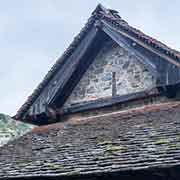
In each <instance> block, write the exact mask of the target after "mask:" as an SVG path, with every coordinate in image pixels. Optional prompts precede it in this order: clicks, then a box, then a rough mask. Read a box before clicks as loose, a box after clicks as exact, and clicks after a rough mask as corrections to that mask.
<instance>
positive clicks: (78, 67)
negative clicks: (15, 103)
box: [14, 5, 180, 120]
mask: <svg viewBox="0 0 180 180" xmlns="http://www.w3.org/2000/svg"><path fill="white" fill-rule="evenodd" d="M108 38H111V39H113V40H114V41H115V42H116V43H117V44H119V45H122V44H123V45H124V46H123V47H124V48H125V49H127V50H129V51H132V50H133V52H134V53H135V55H136V56H137V57H138V59H139V60H140V61H141V63H143V64H144V65H145V66H146V68H147V69H149V70H150V71H151V72H152V73H153V74H154V75H155V76H156V77H157V86H162V87H166V86H169V85H171V86H173V85H176V84H178V83H179V82H180V53H179V52H178V51H176V50H173V49H171V48H169V47H167V46H166V45H164V44H163V43H161V42H159V41H157V40H155V39H153V38H151V37H149V36H147V35H145V34H144V33H142V32H141V31H139V30H137V29H135V28H133V27H131V26H130V25H129V24H128V23H127V22H126V21H124V20H122V19H121V17H120V16H119V15H118V13H117V12H116V11H114V10H110V9H106V8H104V7H103V6H102V5H98V6H97V8H96V9H95V11H94V12H93V13H92V16H91V17H90V18H89V20H88V22H87V23H86V25H85V26H84V28H83V29H82V30H81V32H80V33H79V34H78V35H77V36H76V37H75V38H74V40H73V42H72V43H71V44H70V46H69V47H68V48H67V50H66V51H65V52H64V54H63V55H62V56H61V57H60V58H59V59H58V60H57V62H56V63H55V65H54V66H53V67H52V69H51V70H50V71H49V72H48V73H47V75H46V76H45V78H44V80H43V81H42V82H41V83H40V84H39V86H38V87H37V88H36V89H35V91H34V92H33V93H32V95H31V96H29V98H28V99H27V101H26V102H25V103H24V104H23V105H22V107H21V108H20V109H19V110H18V112H17V114H16V115H15V116H14V117H15V118H16V119H21V120H23V119H26V118H27V117H29V116H32V115H38V114H44V113H46V110H47V108H52V109H61V108H62V106H63V104H64V103H65V101H66V100H67V98H68V97H69V95H70V94H71V92H72V90H73V89H74V87H75V86H76V85H77V83H78V82H79V80H80V79H81V77H82V76H83V74H84V73H85V71H86V70H87V68H88V67H89V65H90V64H91V63H92V62H93V59H94V58H95V57H96V55H97V53H98V51H99V50H100V48H101V45H102V43H103V41H105V40H106V39H108ZM145 51H146V54H147V55H148V56H146V55H144V54H143V53H142V52H145ZM149 55H150V56H152V58H149V57H150V56H149ZM143 93H144V92H140V93H139V94H141V96H142V94H143ZM134 96H138V95H127V96H124V97H126V98H124V97H116V99H113V98H112V100H111V101H110V103H109V104H108V103H104V102H100V103H99V101H98V102H96V101H94V102H89V104H83V105H80V106H79V107H82V106H84V107H83V108H84V109H87V107H88V106H89V107H93V108H96V107H97V108H98V107H99V106H104V104H106V105H111V104H113V103H114V102H117V103H119V102H122V101H123V100H124V101H127V100H129V99H134ZM93 104H94V105H93ZM95 104H96V105H95ZM79 107H78V108H79ZM78 108H77V107H75V106H74V107H72V108H71V111H75V109H78ZM83 108H82V109H81V108H80V109H81V110H83Z"/></svg>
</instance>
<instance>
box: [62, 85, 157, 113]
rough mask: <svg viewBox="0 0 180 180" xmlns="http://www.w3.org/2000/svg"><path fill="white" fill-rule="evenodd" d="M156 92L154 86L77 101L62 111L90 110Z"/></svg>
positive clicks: (151, 94) (144, 96) (152, 94)
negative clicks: (139, 90) (128, 92)
mask: <svg viewBox="0 0 180 180" xmlns="http://www.w3.org/2000/svg"><path fill="white" fill-rule="evenodd" d="M158 94H159V92H158V91H157V89H156V88H154V89H152V90H145V91H141V92H136V93H131V94H127V95H122V96H116V97H109V98H104V99H98V100H93V101H89V102H83V103H79V104H77V105H72V106H71V107H69V108H63V109H62V111H63V112H64V113H65V114H67V113H75V112H81V111H86V110H90V109H97V108H103V107H108V106H112V105H115V104H119V103H124V102H128V101H132V100H136V99H141V98H146V97H149V96H155V95H158Z"/></svg>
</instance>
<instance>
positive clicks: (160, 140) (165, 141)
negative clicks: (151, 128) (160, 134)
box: [155, 139, 169, 145]
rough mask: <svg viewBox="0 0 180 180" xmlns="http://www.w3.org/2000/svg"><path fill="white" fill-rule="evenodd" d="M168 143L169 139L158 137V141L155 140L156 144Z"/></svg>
mask: <svg viewBox="0 0 180 180" xmlns="http://www.w3.org/2000/svg"><path fill="white" fill-rule="evenodd" d="M167 143H169V141H168V140H167V139H158V140H157V141H155V144H156V145H160V144H167Z"/></svg>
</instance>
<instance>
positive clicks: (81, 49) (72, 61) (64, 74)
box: [48, 28, 99, 106]
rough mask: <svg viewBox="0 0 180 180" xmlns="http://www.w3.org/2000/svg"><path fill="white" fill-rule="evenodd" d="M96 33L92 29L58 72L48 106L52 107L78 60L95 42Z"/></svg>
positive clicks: (95, 29)
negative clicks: (57, 79) (56, 82)
mask: <svg viewBox="0 0 180 180" xmlns="http://www.w3.org/2000/svg"><path fill="white" fill-rule="evenodd" d="M98 32H99V30H98V29H97V28H92V29H91V31H90V32H89V33H88V34H87V36H86V37H85V38H84V39H83V40H82V42H81V43H80V45H79V46H78V47H77V49H76V51H75V52H74V53H73V54H72V55H71V56H70V58H69V59H67V62H66V63H65V64H64V66H63V67H62V69H61V72H59V78H60V80H59V82H58V84H57V86H56V89H55V90H54V92H53V93H52V94H51V98H50V99H49V102H48V105H49V106H51V105H53V104H54V102H55V101H56V99H57V97H58V96H59V94H61V93H62V91H63V88H64V86H65V85H66V83H67V82H68V81H69V79H70V77H71V76H72V74H73V73H74V72H75V70H76V69H77V67H78V65H79V62H80V60H81V59H82V58H83V56H84V54H85V52H86V51H87V49H88V48H89V47H90V46H91V43H92V42H93V41H94V40H95V38H96V36H97V34H98Z"/></svg>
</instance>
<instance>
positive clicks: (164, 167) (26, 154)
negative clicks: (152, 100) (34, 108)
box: [0, 102, 180, 179]
mask: <svg viewBox="0 0 180 180" xmlns="http://www.w3.org/2000/svg"><path fill="white" fill-rule="evenodd" d="M179 159H180V102H174V103H166V104H158V105H150V106H145V107H143V108H137V109H132V110H128V111H124V112H122V111H121V112H115V113H111V114H108V115H103V116H95V117H91V118H87V119H81V120H78V119H73V120H70V121H68V122H61V123H57V124H53V125H48V126H42V127H37V128H35V129H34V130H33V131H32V132H31V133H28V134H27V135H25V136H23V137H21V138H20V139H19V140H16V141H14V142H12V143H9V144H8V145H5V146H4V147H3V148H1V149H0V179H5V178H7V179H8V178H10V177H11V178H17V179H18V178H20V177H22V178H23V177H24V178H25V177H29V178H30V177H31V179H36V178H37V179H38V178H39V177H41V178H45V177H47V178H49V179H51V178H54V179H55V178H56V177H61V178H65V177H66V178H67V179H68V177H74V178H75V179H76V178H77V179H81V178H80V177H81V176H83V177H92V176H93V177H101V176H105V177H106V176H107V175H109V177H110V175H113V174H117V175H118V177H122V179H126V178H127V179H128V178H129V179H130V178H133V179H134V175H135V177H136V178H137V179H141V178H142V179H143V178H144V176H146V178H147V179H148V178H149V179H152V176H154V178H158V177H159V178H160V179H161V178H162V179H163V178H164V179H166V177H167V176H168V177H171V176H175V175H178V176H175V177H176V178H177V179H178V178H179V176H180V174H179V169H178V168H179V166H180V161H179ZM172 172H173V173H172ZM138 177H141V178H138ZM150 177H151V178H150ZM154 178H153V179H154ZM27 179H28V178H27Z"/></svg>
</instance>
